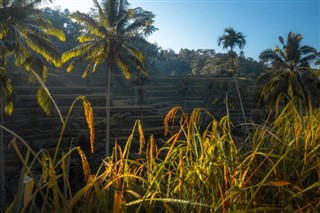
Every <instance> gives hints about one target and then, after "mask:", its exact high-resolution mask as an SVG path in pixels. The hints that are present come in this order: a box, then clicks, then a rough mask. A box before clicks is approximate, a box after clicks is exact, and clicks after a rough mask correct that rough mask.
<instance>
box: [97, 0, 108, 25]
mask: <svg viewBox="0 0 320 213" xmlns="http://www.w3.org/2000/svg"><path fill="white" fill-rule="evenodd" d="M93 4H94V6H95V7H96V8H97V9H98V13H99V22H100V24H101V25H102V26H104V27H105V28H108V27H109V23H108V20H107V17H106V15H105V12H104V11H103V9H102V7H101V5H100V4H99V2H98V1H97V0H93Z"/></svg>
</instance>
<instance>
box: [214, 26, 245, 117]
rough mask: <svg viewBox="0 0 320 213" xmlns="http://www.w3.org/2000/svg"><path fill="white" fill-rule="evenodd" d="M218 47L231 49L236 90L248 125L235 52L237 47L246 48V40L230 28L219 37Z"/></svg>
mask: <svg viewBox="0 0 320 213" xmlns="http://www.w3.org/2000/svg"><path fill="white" fill-rule="evenodd" d="M218 45H219V46H220V45H222V48H223V49H228V48H230V52H229V54H230V58H231V64H232V66H233V69H232V70H233V78H234V81H235V83H236V88H237V93H238V97H239V101H240V106H241V111H242V114H243V118H244V122H245V123H246V115H245V112H244V109H243V104H242V99H241V94H240V89H239V85H238V80H237V78H236V62H235V59H236V57H237V54H236V52H235V51H234V48H235V47H236V46H238V47H239V49H240V50H242V49H243V48H244V46H245V45H246V40H245V36H244V35H243V34H242V33H241V32H237V31H235V29H233V28H232V27H228V28H225V29H224V34H223V35H222V36H219V37H218Z"/></svg>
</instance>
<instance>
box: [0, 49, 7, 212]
mask: <svg viewBox="0 0 320 213" xmlns="http://www.w3.org/2000/svg"><path fill="white" fill-rule="evenodd" d="M4 66H5V60H4V55H1V60H0V67H3V68H4ZM0 94H3V92H2V91H0ZM4 98H5V97H2V98H0V100H1V103H0V124H1V125H3V117H4V116H3V110H2V109H3V107H4V104H5V103H4ZM5 184H6V175H5V165H4V138H3V129H2V128H0V212H1V211H4V210H5V205H6V188H5Z"/></svg>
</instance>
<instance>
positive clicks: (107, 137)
mask: <svg viewBox="0 0 320 213" xmlns="http://www.w3.org/2000/svg"><path fill="white" fill-rule="evenodd" d="M107 66H108V65H107ZM110 77H111V65H109V66H108V68H107V79H106V80H107V81H106V153H105V154H106V156H109V154H110V88H111V87H110Z"/></svg>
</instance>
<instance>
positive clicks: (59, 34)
mask: <svg viewBox="0 0 320 213" xmlns="http://www.w3.org/2000/svg"><path fill="white" fill-rule="evenodd" d="M37 25H38V26H39V28H41V29H42V30H43V32H44V33H46V34H47V35H50V36H53V37H55V38H57V39H59V40H60V41H62V42H65V41H66V36H65V34H64V32H63V31H62V30H61V29H58V28H56V27H55V26H54V25H53V24H52V23H51V22H50V21H49V20H47V19H43V18H40V19H39V20H38V23H37Z"/></svg>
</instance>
